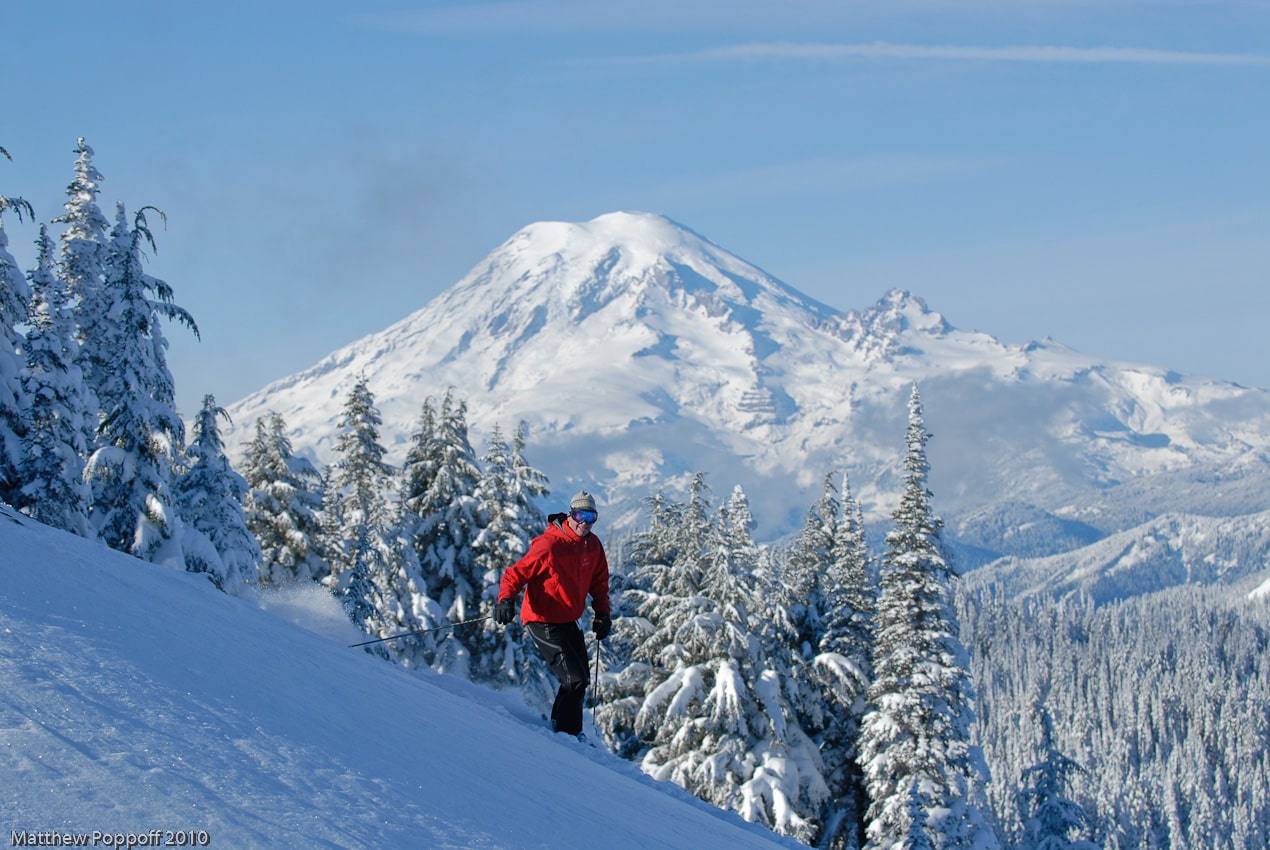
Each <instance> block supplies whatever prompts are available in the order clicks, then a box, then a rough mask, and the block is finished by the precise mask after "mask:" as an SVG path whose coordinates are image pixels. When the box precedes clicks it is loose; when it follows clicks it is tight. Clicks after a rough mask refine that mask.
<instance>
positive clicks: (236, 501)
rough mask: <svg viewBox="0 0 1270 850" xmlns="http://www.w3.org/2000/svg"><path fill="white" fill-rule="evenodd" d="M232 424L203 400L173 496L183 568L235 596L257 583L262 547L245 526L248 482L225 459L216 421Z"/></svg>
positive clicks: (212, 400) (213, 403) (209, 400)
mask: <svg viewBox="0 0 1270 850" xmlns="http://www.w3.org/2000/svg"><path fill="white" fill-rule="evenodd" d="M221 418H224V419H226V420H228V419H229V414H228V413H226V412H225V409H224V408H223V407H219V406H217V404H216V399H215V398H214V397H213V396H211V395H210V394H209V395H205V396H203V406H202V408H201V409H200V410H199V412H198V416H197V417H196V418H195V420H194V429H193V439H192V441H191V442H190V445H189V446H188V447H187V448H186V450H185V454H186V457H187V459H188V464H187V468H186V469H185V471H184V472H182V473H181V475H180V476H179V477H178V478H177V479H176V481H175V483H174V485H173V493H174V496H175V502H176V506H177V510H178V511H179V513H180V515H181V519H182V522H183V524H184V537H183V539H182V548H183V549H184V551H185V568H186V569H187V570H190V571H191V572H203V573H207V574H208V575H210V576H211V578H212V581H213V582H215V584H216V586H217V587H219V588H221V589H222V590H225V591H227V592H230V593H236V592H237V591H238V590H240V589H241V588H242V587H243V586H244V585H247V584H253V583H255V582H256V580H257V579H258V578H259V567H258V565H259V563H260V544H259V543H257V542H256V538H255V537H254V536H253V535H252V533H251V530H250V529H249V528H248V527H247V518H246V516H245V515H244V513H243V499H244V497H245V496H246V495H247V481H246V479H244V478H243V477H242V476H241V475H239V474H238V473H237V472H235V471H234V469H233V467H231V466H230V463H229V458H227V457H226V456H225V445H224V443H223V442H222V440H221V435H220V426H219V423H218V420H219V419H221Z"/></svg>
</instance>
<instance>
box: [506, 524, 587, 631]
mask: <svg viewBox="0 0 1270 850" xmlns="http://www.w3.org/2000/svg"><path fill="white" fill-rule="evenodd" d="M522 589H524V590H525V601H524V604H522V605H521V606H520V619H521V622H523V623H568V622H572V621H574V620H577V619H578V618H579V617H581V616H582V612H583V611H584V610H585V609H586V598H587V594H588V593H589V594H590V595H591V607H592V608H594V609H595V613H597V614H608V613H609V562H608V558H606V557H605V555H604V545H603V544H602V543H600V538H598V537H596V536H595V535H594V534H588V535H587V536H586V537H579V536H578V535H577V533H575V532H574V530H573V529H572V528H570V527H569V526H568V524H567V523H563V522H561V523H552V524H551V525H549V526H547V530H546V531H544V532H543V533H542V534H540V535H538V536H537V537H535V538H534V539H533V542H532V543H530V544H529V551H528V552H526V553H525V556H524V557H523V558H521V559H520V560H519V561H517V562H516V563H515V564H513V565H512V566H511V567H510V568H509V569H508V570H507V572H505V573H503V581H502V584H500V585H499V588H498V598H499V599H500V600H502V599H512V600H514V599H516V597H518V596H520V591H521V590H522Z"/></svg>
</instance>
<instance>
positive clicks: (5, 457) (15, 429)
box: [0, 148, 35, 504]
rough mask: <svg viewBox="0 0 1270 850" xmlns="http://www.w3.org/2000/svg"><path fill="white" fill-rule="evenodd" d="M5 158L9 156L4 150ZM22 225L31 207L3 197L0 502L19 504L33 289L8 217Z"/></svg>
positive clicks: (0, 225) (0, 199)
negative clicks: (16, 253)
mask: <svg viewBox="0 0 1270 850" xmlns="http://www.w3.org/2000/svg"><path fill="white" fill-rule="evenodd" d="M0 154H3V155H4V156H5V158H10V157H9V152H8V151H6V150H5V149H4V148H0ZM9 212H12V213H13V214H14V215H16V216H17V217H18V220H19V221H21V220H22V217H23V215H25V216H27V217H28V218H31V219H34V218H35V215H34V213H33V212H32V210H31V205H30V204H29V203H27V202H26V201H24V200H22V199H21V198H10V197H6V196H4V195H0V500H3V501H6V502H8V503H9V504H16V503H17V502H18V501H19V500H20V499H19V494H18V491H19V489H20V488H21V486H22V479H21V472H20V469H21V467H22V437H23V434H24V433H25V431H26V425H25V417H26V406H27V405H26V399H25V392H24V389H23V386H22V379H21V373H22V366H23V359H22V345H21V343H22V330H21V327H22V326H23V325H24V324H25V323H26V322H27V320H28V318H29V311H30V306H31V305H30V301H31V289H30V287H29V286H28V285H27V281H26V278H25V277H24V276H23V274H22V272H21V270H20V269H19V268H18V264H17V262H16V261H15V260H14V259H13V255H11V254H10V253H9V234H8V233H7V232H6V231H5V229H4V216H5V213H9Z"/></svg>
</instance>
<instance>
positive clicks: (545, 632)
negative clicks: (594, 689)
mask: <svg viewBox="0 0 1270 850" xmlns="http://www.w3.org/2000/svg"><path fill="white" fill-rule="evenodd" d="M597 518H598V514H597V512H596V510H595V499H594V498H593V497H592V496H591V494H590V493H588V492H587V491H585V490H583V491H582V492H580V493H578V494H577V495H576V496H574V497H573V499H571V500H570V501H569V513H568V514H552V515H551V516H550V517H548V519H549V520H550V522H551V524H550V525H548V526H547V530H546V531H545V532H543V533H542V534H540V535H538V536H537V537H535V538H534V539H533V542H532V543H530V544H529V551H528V552H526V553H525V556H524V557H523V558H521V559H520V560H519V561H517V562H516V563H515V564H513V565H512V567H511V568H510V569H508V570H507V572H505V573H503V581H502V584H500V585H499V588H498V604H497V605H495V606H494V620H495V622H498V623H501V624H502V625H507V624H508V623H510V622H511V621H512V619H513V618H514V617H515V615H516V607H515V606H516V599H517V597H519V596H520V592H521V591H522V590H524V591H525V601H524V604H523V605H521V606H520V619H521V622H523V623H524V624H525V629H526V631H528V632H529V634H530V636H531V637H532V638H533V639H534V644H535V645H536V646H537V647H538V651H539V652H540V653H542V657H543V658H545V659H546V660H547V663H548V664H549V665H551V669H552V672H554V673H555V674H556V677H557V678H558V679H559V680H560V688H559V689H558V690H557V691H556V701H555V704H554V705H552V707H551V721H552V724H553V725H554V727H555V730H556V731H557V732H565V733H568V734H570V735H573V736H575V737H577V738H582V702H583V699H584V697H585V695H586V686H587V678H588V677H589V676H590V672H591V671H590V665H589V664H588V663H587V651H586V638H585V637H584V636H583V634H582V630H581V629H580V628H578V622H577V621H578V618H579V617H581V616H582V613H583V611H584V610H586V599H587V596H588V594H589V595H590V597H591V607H592V608H593V609H594V611H595V617H594V618H593V619H592V621H591V628H592V630H593V631H594V632H595V637H596V640H604V639H605V638H606V637H608V635H609V630H610V629H611V628H612V626H613V621H612V618H611V614H610V610H611V609H610V607H609V562H608V559H607V558H606V557H605V556H604V546H603V544H601V543H600V538H598V537H596V536H595V535H594V534H592V533H591V527H592V526H593V525H595V521H596V519H597Z"/></svg>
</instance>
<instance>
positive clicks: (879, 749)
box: [859, 386, 996, 850]
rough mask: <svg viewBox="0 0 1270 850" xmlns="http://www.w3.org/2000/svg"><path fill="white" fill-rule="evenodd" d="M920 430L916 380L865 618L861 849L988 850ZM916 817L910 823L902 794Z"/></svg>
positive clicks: (990, 837) (963, 656)
mask: <svg viewBox="0 0 1270 850" xmlns="http://www.w3.org/2000/svg"><path fill="white" fill-rule="evenodd" d="M929 436H930V435H929V434H927V433H926V428H925V422H924V419H923V415H922V406H921V399H920V396H919V394H918V391H917V387H916V386H914V387H913V392H912V395H911V397H910V400H909V420H908V429H907V433H906V453H905V457H904V484H905V487H904V493H903V495H902V496H901V499H900V504H899V506H898V507H897V508H896V509H895V511H894V513H893V514H892V519H893V520H894V523H895V527H894V529H893V530H892V531H891V532H890V533H889V534H888V535H887V538H886V547H887V548H886V553H885V555H884V556H883V562H882V573H881V592H880V595H879V598H878V608H877V616H876V621H875V624H876V625H875V630H874V637H875V644H874V664H873V668H874V680H873V684H872V686H871V687H870V688H869V693H868V712H867V713H866V714H865V717H864V721H863V726H862V730H861V740H860V755H859V761H860V765H861V767H862V769H863V771H864V775H865V781H866V783H867V786H868V790H869V799H870V805H869V809H868V814H867V820H868V827H867V835H868V842H867V844H866V847H867V848H869V850H895V848H900V847H904V846H906V842H912V841H914V840H915V838H916V837H917V836H916V835H915V833H914V830H916V829H917V828H918V824H922V828H923V829H925V830H928V831H929V835H930V837H931V838H932V839H933V846H934V847H935V848H938V850H950V848H972V847H973V848H988V847H995V846H996V838H995V835H994V834H993V832H992V831H991V829H989V828H988V826H987V825H986V823H985V822H984V819H983V817H982V813H981V812H980V811H979V809H978V806H977V804H976V802H975V798H974V795H975V794H976V792H977V788H976V785H975V783H976V782H977V781H978V779H979V766H978V765H977V763H976V761H975V751H974V750H973V749H972V747H971V744H970V733H971V726H972V724H973V721H974V712H973V701H974V688H973V686H972V684H971V681H970V672H969V664H970V661H969V657H968V655H967V653H966V651H965V648H964V647H963V646H962V644H961V641H960V639H959V637H958V629H959V627H958V623H957V618H956V614H955V612H954V610H953V608H952V598H951V593H952V588H951V583H952V581H953V579H954V574H953V572H952V569H951V567H950V566H949V564H948V561H947V560H946V558H945V555H944V552H943V546H942V543H941V541H940V529H941V527H942V522H941V521H940V519H939V518H938V517H937V516H936V515H935V514H934V512H933V511H932V509H931V505H930V498H931V494H930V492H929V491H928V490H927V485H926V482H927V474H928V465H927V460H926V442H927V440H928V439H929ZM912 794H918V795H920V799H921V801H922V803H921V806H922V809H923V810H924V812H925V816H924V818H922V819H919V820H918V821H914V819H913V817H912V816H911V806H910V796H911V795H912Z"/></svg>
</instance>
